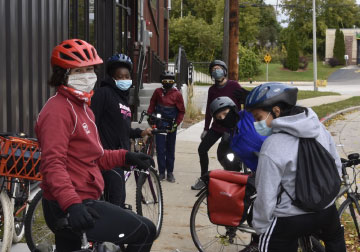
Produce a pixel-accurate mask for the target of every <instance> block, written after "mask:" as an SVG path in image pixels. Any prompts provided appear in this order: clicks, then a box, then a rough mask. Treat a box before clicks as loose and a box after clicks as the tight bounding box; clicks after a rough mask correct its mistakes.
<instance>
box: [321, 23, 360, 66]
mask: <svg viewBox="0 0 360 252" xmlns="http://www.w3.org/2000/svg"><path fill="white" fill-rule="evenodd" d="M340 30H341V31H342V32H343V33H344V38H345V52H346V53H347V55H349V61H348V63H349V64H356V62H357V39H356V33H357V32H358V33H360V29H340ZM335 31H336V29H327V30H326V44H325V60H326V61H328V60H329V59H330V58H332V57H333V50H334V43H335Z"/></svg>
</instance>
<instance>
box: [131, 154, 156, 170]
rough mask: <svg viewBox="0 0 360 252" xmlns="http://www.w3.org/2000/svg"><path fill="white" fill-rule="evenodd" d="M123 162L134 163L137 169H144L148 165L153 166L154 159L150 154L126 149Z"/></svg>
mask: <svg viewBox="0 0 360 252" xmlns="http://www.w3.org/2000/svg"><path fill="white" fill-rule="evenodd" d="M125 163H126V164H127V165H134V166H136V167H137V168H138V169H139V170H146V169H148V168H149V167H150V166H155V162H154V159H152V157H151V156H149V155H146V154H144V153H141V152H130V151H128V152H127V153H126V155H125Z"/></svg>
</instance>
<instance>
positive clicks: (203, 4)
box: [170, 0, 223, 24]
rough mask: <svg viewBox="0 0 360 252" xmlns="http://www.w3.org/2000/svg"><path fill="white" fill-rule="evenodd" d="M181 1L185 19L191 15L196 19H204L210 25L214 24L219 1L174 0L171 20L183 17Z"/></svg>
mask: <svg viewBox="0 0 360 252" xmlns="http://www.w3.org/2000/svg"><path fill="white" fill-rule="evenodd" d="M181 1H182V2H183V17H184V16H187V15H188V14H191V15H192V16H194V17H196V18H202V19H203V20H205V21H206V23H208V24H212V22H213V17H214V16H215V14H216V5H217V2H223V0H222V1H217V0H201V1H198V0H173V1H172V3H171V4H172V7H171V12H170V13H171V18H179V17H180V16H181Z"/></svg>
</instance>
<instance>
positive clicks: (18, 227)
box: [12, 203, 28, 243]
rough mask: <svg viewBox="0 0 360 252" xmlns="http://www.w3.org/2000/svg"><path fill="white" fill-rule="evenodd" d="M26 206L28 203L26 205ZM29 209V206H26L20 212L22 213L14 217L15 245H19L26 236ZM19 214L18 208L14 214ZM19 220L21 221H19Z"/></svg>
mask: <svg viewBox="0 0 360 252" xmlns="http://www.w3.org/2000/svg"><path fill="white" fill-rule="evenodd" d="M12 204H13V203H12ZM25 204H26V203H25ZM27 209H28V204H26V207H25V209H23V210H22V211H20V213H19V214H18V215H17V216H15V215H14V231H13V233H14V234H13V238H12V242H13V243H19V242H20V241H21V240H22V239H23V238H24V235H25V217H26V211H27ZM16 212H17V208H16V207H15V208H14V214H15V213H16ZM17 220H19V221H17Z"/></svg>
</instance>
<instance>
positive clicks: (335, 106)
mask: <svg viewBox="0 0 360 252" xmlns="http://www.w3.org/2000/svg"><path fill="white" fill-rule="evenodd" d="M354 106H360V96H354V97H351V98H349V99H346V100H343V101H339V102H333V103H329V104H324V105H320V106H315V107H312V109H313V110H314V111H315V112H316V114H317V115H318V117H319V118H320V119H321V118H323V117H325V116H327V115H329V114H332V113H335V112H336V111H339V110H342V109H346V108H350V107H354Z"/></svg>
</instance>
